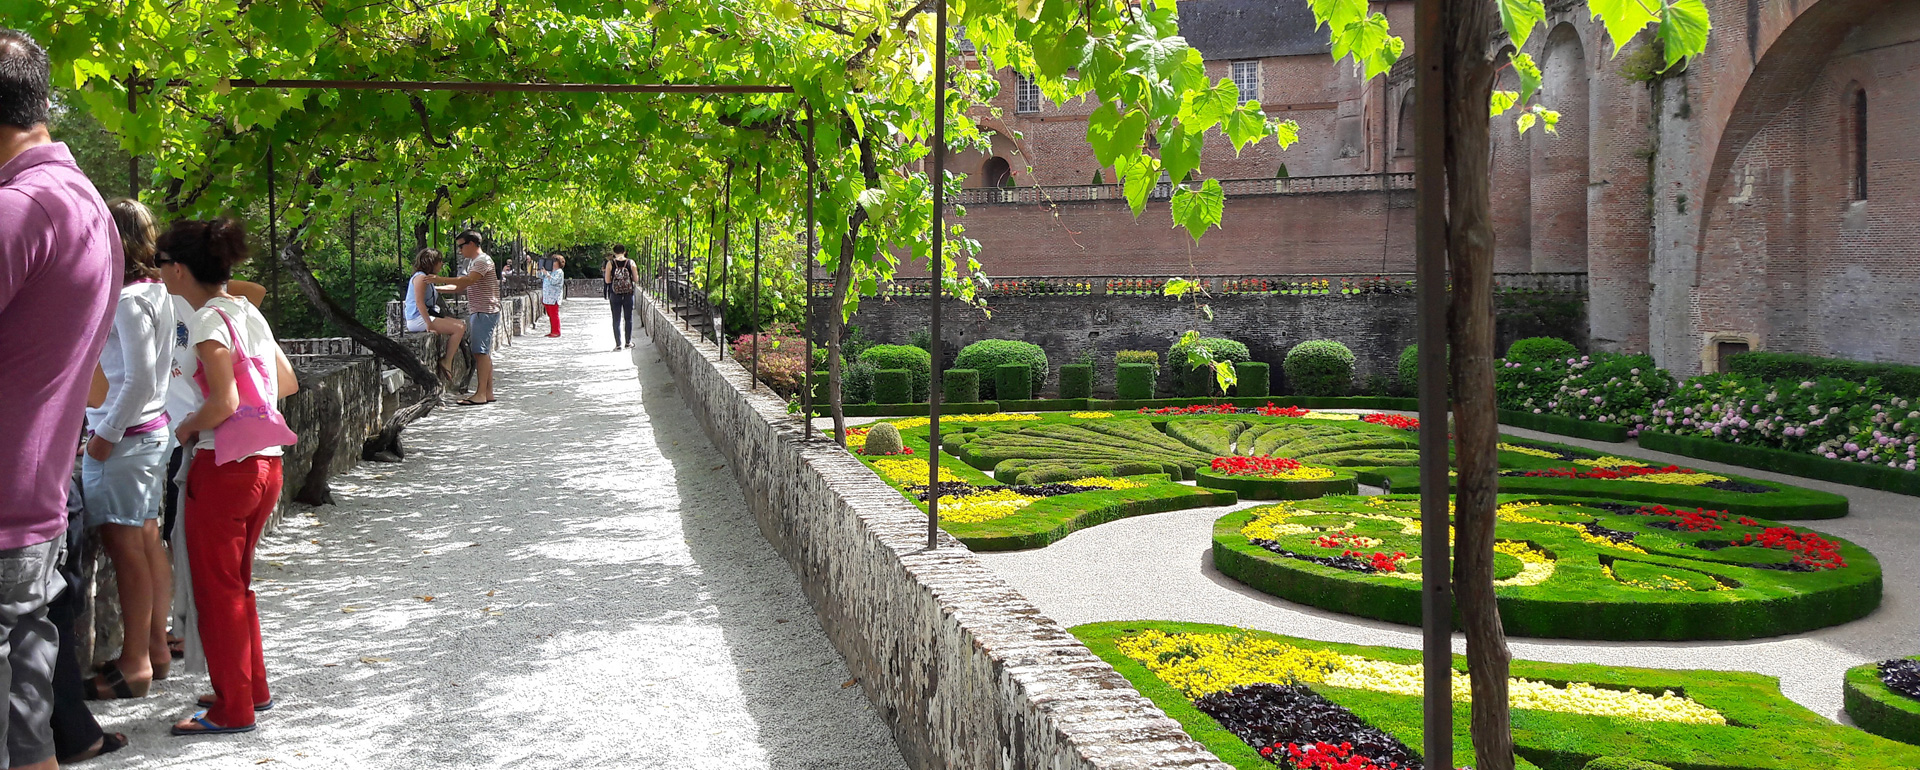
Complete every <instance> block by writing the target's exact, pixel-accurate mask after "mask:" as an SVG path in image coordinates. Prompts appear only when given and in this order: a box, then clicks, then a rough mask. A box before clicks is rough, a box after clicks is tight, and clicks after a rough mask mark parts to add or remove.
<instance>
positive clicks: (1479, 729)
mask: <svg viewBox="0 0 1920 770" xmlns="http://www.w3.org/2000/svg"><path fill="white" fill-rule="evenodd" d="M1491 5H1492V4H1491V3H1489V2H1487V0H1475V1H1474V2H1467V3H1455V4H1454V5H1453V7H1452V8H1451V9H1450V11H1451V12H1450V13H1448V14H1447V16H1448V19H1449V25H1448V27H1447V29H1446V30H1445V34H1446V41H1447V42H1446V44H1447V46H1448V49H1449V50H1448V51H1447V73H1446V78H1447V93H1448V94H1449V99H1448V102H1447V142H1446V162H1447V199H1448V200H1447V206H1448V216H1447V219H1448V231H1447V252H1448V260H1449V264H1450V266H1451V270H1452V278H1453V304H1452V308H1451V318H1450V319H1449V324H1448V340H1449V345H1450V347H1451V354H1452V359H1453V363H1452V369H1453V388H1454V401H1453V404H1454V406H1453V413H1454V421H1453V422H1454V425H1453V432H1454V444H1455V452H1456V465H1457V466H1458V468H1459V474H1460V475H1459V487H1458V491H1457V492H1456V493H1455V495H1456V496H1455V499H1454V522H1455V532H1456V535H1455V537H1456V542H1455V547H1454V590H1455V592H1456V595H1457V596H1458V606H1459V608H1460V617H1461V623H1462V625H1463V626H1464V627H1465V630H1466V634H1467V676H1468V680H1469V684H1470V685H1471V688H1472V692H1473V715H1472V724H1471V729H1470V732H1471V735H1472V737H1473V752H1474V760H1475V764H1474V767H1476V768H1477V769H1478V770H1513V733H1512V728H1511V725H1510V723H1509V720H1508V717H1509V705H1508V700H1507V674H1508V668H1509V664H1510V662H1511V661H1512V656H1511V654H1510V653H1509V652H1508V650H1507V637H1506V632H1505V630H1504V629H1503V628H1502V627H1501V624H1500V608H1499V605H1498V604H1497V603H1496V601H1495V597H1494V590H1493V575H1494V571H1493V567H1494V564H1493V560H1494V550H1493V544H1494V534H1493V530H1494V522H1495V511H1496V508H1497V499H1496V495H1497V494H1498V493H1499V475H1498V474H1499V460H1498V444H1499V441H1500V434H1499V431H1500V426H1499V421H1498V415H1497V412H1496V408H1495V402H1494V390H1493V347H1494V345H1493V337H1494V323H1493V237H1494V236H1493V220H1492V211H1493V203H1492V197H1491V194H1490V189H1489V187H1490V185H1491V181H1492V177H1491V162H1490V157H1489V151H1490V150H1489V137H1488V129H1489V122H1490V118H1489V115H1488V110H1489V104H1490V101H1491V98H1492V89H1493V78H1494V67H1493V62H1492V61H1491V60H1490V59H1489V58H1488V56H1487V33H1488V31H1489V30H1492V29H1495V28H1496V27H1495V24H1494V19H1493V16H1492V13H1491V12H1490V11H1491ZM1428 429H1429V430H1437V429H1441V426H1437V425H1436V426H1432V427H1430V428H1428ZM1442 761H1444V760H1442ZM1428 764H1429V765H1430V766H1432V765H1434V760H1433V759H1431V758H1430V759H1429V761H1428Z"/></svg>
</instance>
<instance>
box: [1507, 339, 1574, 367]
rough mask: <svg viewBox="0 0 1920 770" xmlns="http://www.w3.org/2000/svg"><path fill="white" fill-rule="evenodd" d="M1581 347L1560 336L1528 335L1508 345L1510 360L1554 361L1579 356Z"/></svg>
mask: <svg viewBox="0 0 1920 770" xmlns="http://www.w3.org/2000/svg"><path fill="white" fill-rule="evenodd" d="M1579 357H1580V349H1579V348H1576V347H1574V346H1573V343H1571V342H1568V341H1566V340H1563V339H1560V338H1559V337H1528V338H1526V339H1523V340H1515V341H1514V343H1513V344H1512V345H1508V346H1507V360H1508V361H1553V360H1557V361H1560V362H1562V363H1565V362H1566V360H1567V359H1569V358H1579Z"/></svg>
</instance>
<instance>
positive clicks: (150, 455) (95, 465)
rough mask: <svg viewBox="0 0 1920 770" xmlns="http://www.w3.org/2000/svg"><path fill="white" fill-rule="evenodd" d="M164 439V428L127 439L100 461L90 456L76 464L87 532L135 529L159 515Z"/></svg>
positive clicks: (162, 495) (163, 481) (164, 481)
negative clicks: (109, 527)
mask: <svg viewBox="0 0 1920 770" xmlns="http://www.w3.org/2000/svg"><path fill="white" fill-rule="evenodd" d="M168 436H169V433H168V432H167V430H166V429H165V428H161V429H160V430H156V431H153V432H150V433H141V434H138V435H133V436H127V437H124V438H122V439H120V443H118V444H115V445H114V446H113V454H112V455H110V456H108V457H107V459H106V460H105V461H104V462H103V461H100V460H95V459H93V457H91V456H88V457H86V458H85V459H83V460H81V461H80V484H81V489H82V491H83V492H84V494H85V497H86V507H87V528H88V529H92V528H94V527H98V526H100V525H102V524H119V525H121V526H125V527H138V526H141V525H142V524H145V523H146V522H147V521H148V520H149V519H153V518H155V517H157V516H159V515H160V506H161V505H162V503H164V502H165V501H166V494H167V479H166V475H167V449H168V445H169V444H170V443H171V442H170V441H168Z"/></svg>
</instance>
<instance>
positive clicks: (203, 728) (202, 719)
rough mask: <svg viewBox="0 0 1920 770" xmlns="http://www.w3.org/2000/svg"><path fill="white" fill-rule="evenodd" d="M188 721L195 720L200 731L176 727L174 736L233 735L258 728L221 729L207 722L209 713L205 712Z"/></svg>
mask: <svg viewBox="0 0 1920 770" xmlns="http://www.w3.org/2000/svg"><path fill="white" fill-rule="evenodd" d="M188 719H191V720H193V722H194V724H197V725H200V729H198V730H182V729H180V726H179V725H174V726H173V731H172V732H173V734H174V735H179V736H188V735H233V734H234V733H250V732H253V730H254V728H255V727H257V725H247V726H245V727H221V726H219V725H216V724H214V723H212V722H209V721H207V712H205V711H201V712H197V713H195V714H194V715H193V716H191V717H188Z"/></svg>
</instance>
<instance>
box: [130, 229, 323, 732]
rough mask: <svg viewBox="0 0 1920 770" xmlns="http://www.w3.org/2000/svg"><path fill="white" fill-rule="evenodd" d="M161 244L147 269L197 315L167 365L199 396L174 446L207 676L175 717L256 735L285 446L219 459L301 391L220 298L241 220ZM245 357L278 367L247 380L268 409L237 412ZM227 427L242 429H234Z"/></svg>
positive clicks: (248, 318)
mask: <svg viewBox="0 0 1920 770" xmlns="http://www.w3.org/2000/svg"><path fill="white" fill-rule="evenodd" d="M156 246H157V247H158V249H159V253H158V255H157V256H156V257H155V259H154V263H155V264H156V265H158V266H159V268H160V277H161V280H163V281H165V282H166V285H167V291H168V292H169V293H172V294H175V295H178V296H179V297H180V298H182V299H184V300H186V302H187V304H188V305H189V306H191V307H192V308H193V316H192V318H191V319H190V320H189V321H188V322H187V327H188V347H186V348H182V349H181V350H183V351H185V352H183V353H180V354H178V355H177V356H176V360H175V361H174V364H175V372H176V373H177V374H176V375H175V376H187V377H192V378H193V379H194V380H195V381H196V382H198V383H199V385H200V387H199V394H200V396H201V399H202V401H201V403H200V404H199V405H198V406H197V407H195V409H194V411H193V413H192V414H191V415H189V416H188V417H187V418H186V420H185V421H184V422H183V423H181V425H180V427H179V428H178V429H177V436H178V438H179V441H180V444H181V446H185V447H189V448H190V450H191V457H192V458H193V459H192V463H193V464H192V465H191V466H190V468H189V470H188V472H187V490H186V506H185V509H184V510H183V511H182V513H181V520H180V526H183V527H185V528H186V531H185V533H184V534H185V540H186V544H187V564H188V567H189V570H188V571H189V574H190V575H191V578H192V581H193V602H194V610H195V612H196V613H197V614H198V617H199V620H198V623H197V624H196V625H197V627H198V628H197V630H198V631H199V634H200V644H201V646H202V648H204V649H205V650H206V654H207V674H208V676H209V678H211V679H212V680H213V695H212V696H210V697H202V698H201V699H200V705H201V706H202V707H204V708H205V709H206V711H204V712H200V713H196V714H194V715H193V716H191V717H188V718H186V719H183V720H180V722H178V723H176V724H175V725H174V726H173V734H174V735H220V734H226V733H239V732H248V731H251V730H252V729H253V728H254V712H255V711H264V710H266V709H268V708H271V707H272V706H273V696H272V694H271V693H270V692H268V690H267V669H266V659H265V655H264V653H263V650H262V648H261V644H260V613H259V611H258V610H257V609H256V608H255V605H254V596H253V590H252V587H251V586H252V583H253V548H254V545H255V544H256V543H258V542H259V541H260V533H261V531H263V530H265V529H266V526H267V518H268V517H269V516H270V515H272V514H273V508H274V505H275V504H277V503H278V502H279V501H280V483H281V478H280V455H281V451H282V450H281V448H280V447H278V446H266V447H261V448H258V449H256V450H255V451H252V452H251V453H250V454H245V455H243V456H241V457H238V458H234V457H223V458H221V459H225V460H226V462H217V461H216V457H219V456H220V455H225V454H232V453H233V450H234V449H235V447H236V446H240V445H242V444H240V442H241V441H246V440H248V439H250V438H252V436H251V435H249V434H248V433H247V432H245V431H244V430H243V429H244V428H247V427H250V426H247V425H243V424H241V423H244V422H245V421H249V420H259V419H261V417H262V413H263V412H268V413H271V412H274V411H275V410H276V409H277V407H276V406H275V404H276V403H277V402H278V400H279V399H281V398H285V397H287V396H289V395H292V393H293V392H294V391H295V390H296V389H298V387H299V385H298V383H297V382H296V381H295V379H294V376H293V366H292V365H291V364H290V363H288V361H287V357H286V354H285V353H282V352H281V350H280V345H279V343H278V342H277V341H275V339H274V336H273V329H272V328H271V327H269V326H268V325H267V319H266V317H265V316H262V315H261V314H260V311H259V310H258V309H256V308H255V307H254V306H253V304H252V303H250V302H248V301H247V300H246V299H244V298H241V297H235V296H233V295H232V294H229V293H227V279H228V278H230V277H232V275H233V268H234V266H235V265H238V264H240V263H241V262H243V261H245V260H246V258H247V245H246V235H245V233H244V232H243V231H242V229H241V227H240V224H239V223H237V222H234V221H232V220H229V219H217V220H213V221H210V222H196V221H182V222H176V223H174V225H173V228H172V229H170V230H168V231H167V233H166V234H165V235H162V236H160V240H159V241H158V242H157V244H156ZM247 357H256V358H259V359H262V360H271V361H272V362H273V365H272V369H273V372H272V373H271V374H270V375H269V376H266V377H260V378H255V377H251V376H249V377H248V378H247V379H248V382H250V383H253V384H251V385H249V390H255V391H257V394H258V397H259V400H260V401H261V402H262V404H263V405H252V406H249V405H244V404H242V401H241V396H240V379H241V375H237V374H236V372H235V367H234V364H235V362H236V361H237V360H244V359H245V358H247ZM256 379H257V380H259V381H258V382H254V380H256ZM230 420H232V421H237V422H235V423H234V424H231V425H230V424H229V421H230ZM223 426H224V427H225V430H222V431H219V436H218V440H219V441H220V442H221V445H222V446H224V448H225V451H223V452H218V453H216V435H215V434H216V430H215V429H216V428H223ZM258 443H259V442H258V441H257V440H255V441H253V442H251V443H248V444H245V446H257V445H258Z"/></svg>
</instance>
